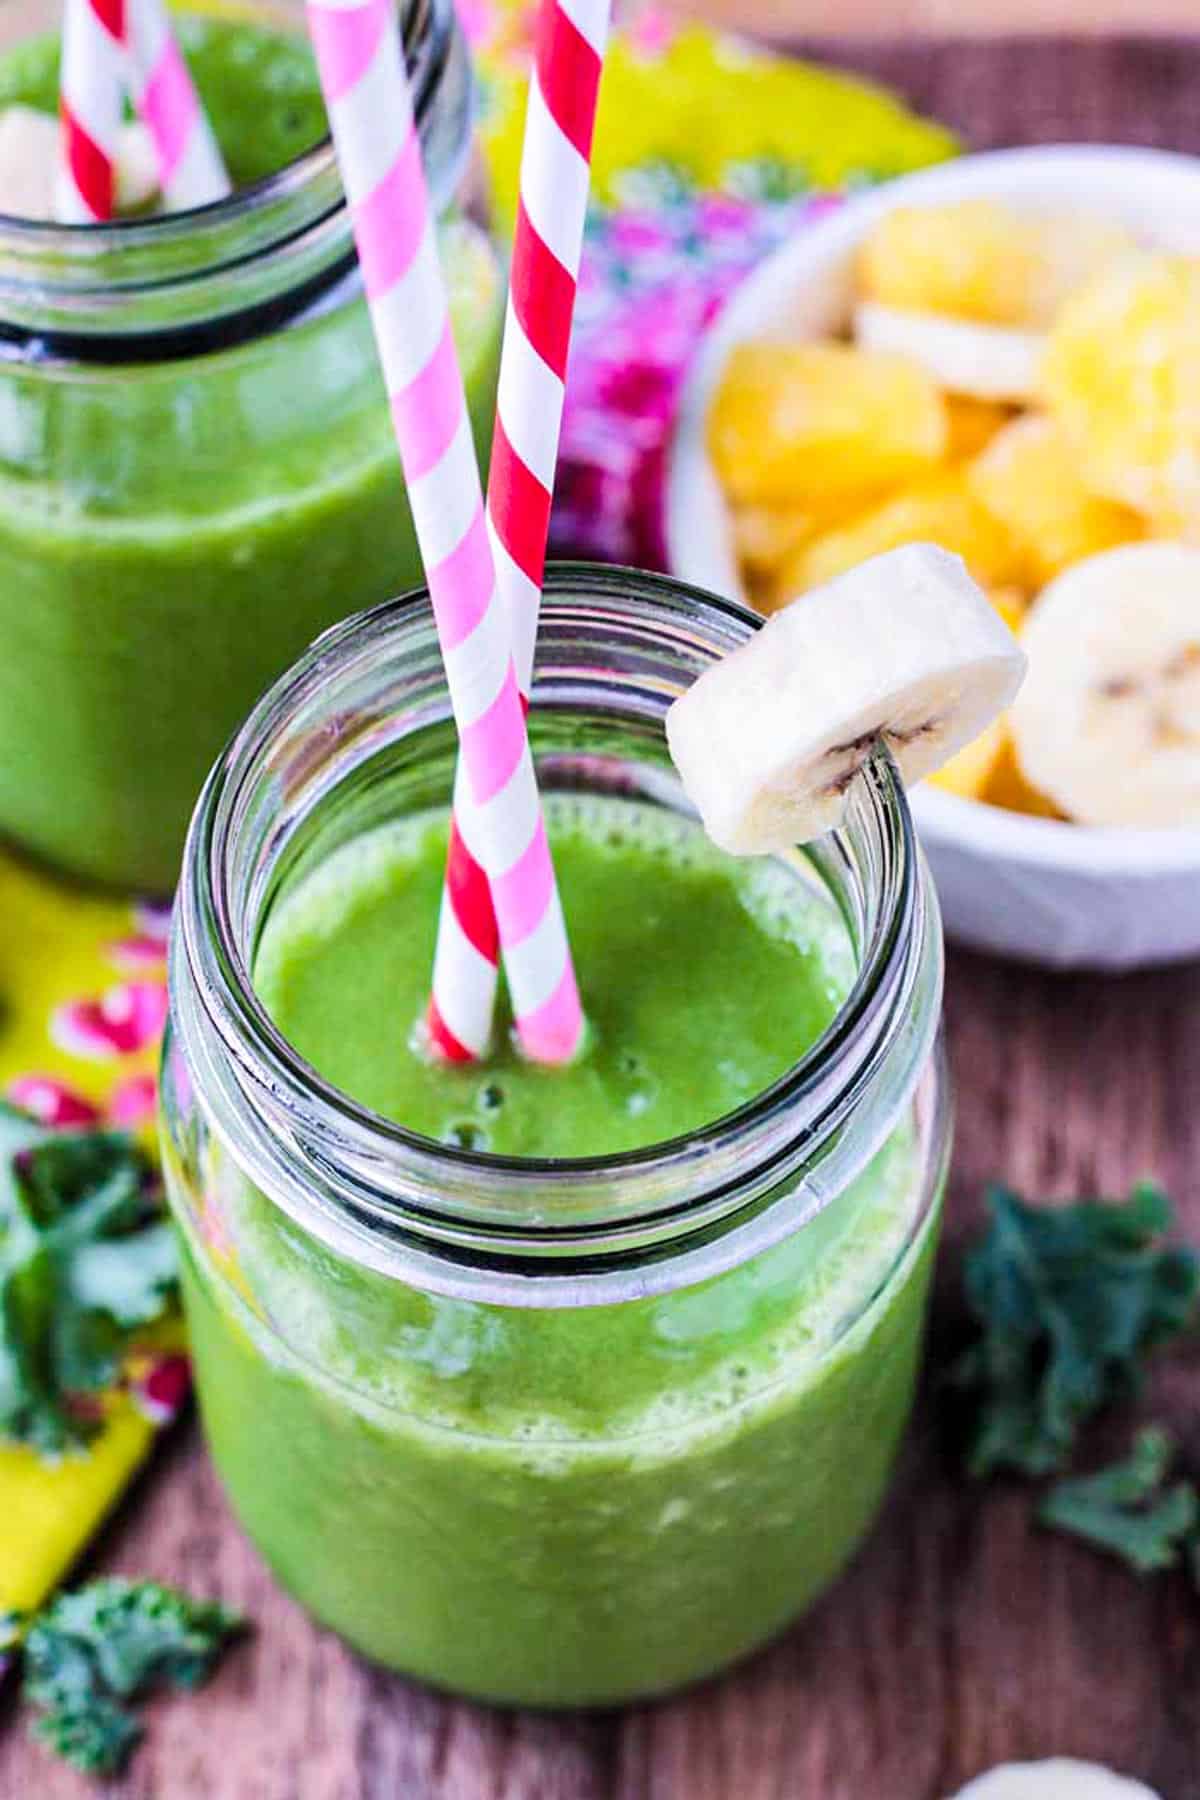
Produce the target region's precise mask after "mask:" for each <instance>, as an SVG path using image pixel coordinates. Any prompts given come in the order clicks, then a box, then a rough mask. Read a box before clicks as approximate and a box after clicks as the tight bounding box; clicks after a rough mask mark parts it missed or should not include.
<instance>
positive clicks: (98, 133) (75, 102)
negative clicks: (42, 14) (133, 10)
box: [54, 0, 125, 225]
mask: <svg viewBox="0 0 1200 1800" xmlns="http://www.w3.org/2000/svg"><path fill="white" fill-rule="evenodd" d="M124 30H125V20H124V4H123V0H66V6H65V11H64V13H63V34H62V63H61V70H60V75H59V112H60V115H61V119H62V158H61V162H60V165H59V171H58V180H57V182H56V184H55V194H54V202H55V211H56V213H57V215H58V217H59V219H61V220H62V221H63V223H64V224H67V225H94V224H97V223H98V222H100V221H102V220H104V219H111V217H112V211H113V193H114V190H115V186H116V179H115V174H114V169H115V163H116V154H117V133H118V132H119V131H120V129H121V112H122V107H123V104H124V95H125V84H124V73H123V68H124V48H123V40H124Z"/></svg>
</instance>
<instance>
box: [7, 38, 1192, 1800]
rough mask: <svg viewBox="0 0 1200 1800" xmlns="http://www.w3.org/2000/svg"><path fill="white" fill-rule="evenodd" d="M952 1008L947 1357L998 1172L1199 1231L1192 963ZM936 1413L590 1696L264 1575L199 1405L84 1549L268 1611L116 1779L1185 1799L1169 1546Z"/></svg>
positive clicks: (974, 58) (678, 1796)
mask: <svg viewBox="0 0 1200 1800" xmlns="http://www.w3.org/2000/svg"><path fill="white" fill-rule="evenodd" d="M865 60H866V65H867V66H869V67H871V68H872V69H874V70H876V71H877V72H879V73H883V74H886V75H887V76H888V77H889V78H891V79H893V80H897V81H899V82H901V83H902V84H904V85H906V86H907V87H908V88H909V90H910V91H911V92H913V93H914V95H915V96H916V97H918V98H919V99H920V100H921V101H922V102H923V103H924V104H926V105H930V106H933V107H935V108H936V109H937V110H940V111H941V112H942V113H943V115H944V116H950V117H952V118H954V119H955V121H956V122H958V123H960V124H961V125H962V126H963V127H964V128H966V129H967V130H968V131H973V133H974V135H975V137H976V139H977V141H980V142H996V141H1015V140H1016V139H1018V138H1021V137H1025V138H1036V137H1053V136H1070V135H1087V136H1103V135H1105V134H1106V133H1107V134H1109V135H1112V136H1114V137H1123V138H1130V139H1137V140H1139V141H1157V142H1167V143H1175V144H1176V145H1178V146H1179V147H1189V148H1192V149H1200V44H1197V45H1195V46H1193V47H1192V48H1191V49H1190V51H1186V52H1185V51H1184V50H1183V49H1182V48H1181V47H1180V46H1172V47H1169V48H1168V47H1164V46H1153V45H1149V44H1141V45H1133V44H1128V43H1126V44H1116V45H1107V46H1095V47H1092V48H1090V49H1086V50H1085V49H1080V48H1078V47H1074V48H1071V47H1067V46H1063V45H1061V44H1059V45H1025V46H1016V45H1002V46H997V47H995V48H994V49H989V50H988V51H987V52H983V51H980V50H978V49H965V50H964V49H962V48H961V47H960V48H952V47H948V46H934V47H932V48H929V47H926V48H922V49H921V50H919V51H918V50H915V49H913V50H909V51H901V50H897V51H874V52H871V53H869V54H866V58H865ZM947 1023H948V1031H949V1042H950V1050H951V1055H952V1061H953V1065H954V1070H955V1074H956V1078H957V1087H958V1106H959V1120H958V1135H957V1150H956V1155H955V1161H954V1169H953V1176H952V1180H951V1186H950V1193H949V1200H948V1218H947V1231H946V1240H945V1248H944V1252H943V1255H942V1258H941V1262H940V1266H939V1276H938V1283H937V1294H936V1299H935V1309H934V1326H933V1342H934V1349H935V1360H936V1348H937V1345H938V1343H939V1342H941V1341H944V1339H945V1338H946V1337H947V1335H948V1334H952V1333H954V1331H955V1330H956V1327H957V1324H958V1322H959V1320H960V1316H961V1314H960V1301H959V1274H960V1255H961V1250H962V1246H963V1244H964V1242H965V1241H966V1240H967V1239H968V1238H969V1237H970V1236H971V1234H972V1233H973V1232H974V1231H975V1230H976V1229H977V1228H978V1226H979V1223H980V1219H981V1190H982V1186H983V1183H984V1182H985V1181H986V1180H988V1179H989V1178H993V1177H998V1176H999V1177H1003V1178H1004V1179H1006V1180H1008V1181H1010V1182H1012V1183H1014V1184H1015V1185H1017V1186H1019V1187H1021V1188H1023V1189H1025V1190H1026V1191H1028V1192H1030V1193H1032V1194H1036V1195H1042V1196H1048V1197H1050V1196H1073V1195H1077V1194H1079V1193H1082V1192H1095V1191H1102V1192H1106V1193H1113V1192H1123V1191H1124V1190H1125V1189H1126V1188H1127V1187H1128V1185H1129V1183H1130V1182H1131V1181H1133V1180H1134V1179H1135V1178H1137V1177H1139V1176H1142V1175H1151V1176H1154V1177H1156V1178H1157V1179H1158V1180H1160V1181H1162V1182H1163V1183H1164V1184H1165V1185H1166V1186H1167V1187H1168V1188H1169V1190H1170V1191H1171V1193H1172V1194H1173V1195H1174V1197H1175V1199H1176V1201H1177V1203H1178V1207H1179V1212H1180V1217H1181V1221H1182V1225H1183V1228H1184V1229H1185V1230H1186V1231H1187V1232H1188V1234H1189V1235H1190V1236H1191V1237H1192V1238H1193V1239H1194V1240H1197V1241H1200V1108H1198V1106H1197V1095H1198V1094H1200V966H1197V967H1190V968H1184V969H1176V970H1172V971H1164V972H1158V973H1148V974H1142V975H1133V976H1128V977H1125V978H1122V979H1108V980H1102V979H1098V978H1094V977H1065V976H1052V975H1047V974H1039V973H1034V972H1023V971H1018V970H1016V969H1013V968H1007V967H1004V966H1001V965H999V964H995V963H989V962H987V961H984V960H983V959H980V958H974V957H970V956H966V955H961V954H955V955H952V956H951V958H950V965H949V978H948V989H947ZM1198 1399H1200V1347H1197V1348H1194V1349H1192V1350H1190V1351H1189V1350H1188V1349H1184V1350H1182V1351H1180V1352H1178V1353H1175V1354H1173V1355H1172V1356H1171V1357H1170V1358H1169V1359H1168V1360H1167V1361H1165V1362H1163V1363H1162V1364H1161V1366H1160V1367H1159V1368H1158V1370H1157V1372H1156V1374H1155V1377H1154V1380H1153V1383H1152V1385H1151V1390H1150V1392H1149V1394H1148V1396H1147V1400H1146V1407H1145V1411H1146V1416H1147V1417H1149V1416H1153V1417H1156V1418H1161V1419H1164V1420H1166V1421H1168V1422H1169V1423H1170V1425H1171V1426H1172V1428H1173V1429H1174V1431H1175V1432H1176V1434H1177V1436H1178V1439H1179V1442H1180V1444H1181V1447H1182V1451H1183V1454H1184V1456H1185V1457H1186V1458H1187V1460H1188V1461H1189V1462H1190V1464H1191V1467H1192V1470H1193V1472H1200V1405H1198V1404H1197V1401H1198ZM936 1412H937V1406H936V1395H935V1394H934V1393H933V1392H932V1391H927V1392H926V1393H925V1394H924V1396H923V1398H922V1401H921V1404H920V1406H919V1409H918V1416H917V1421H916V1424H915V1427H914V1430H913V1432H912V1434H911V1438H910V1441H909V1444H908V1447H907V1449H906V1451H905V1454H904V1456H903V1459H902V1463H901V1467H900V1471H899V1475H898V1478H897V1481H896V1483H895V1487H894V1489H893V1492H892V1495H891V1498H890V1501H889V1503H888V1506H887V1508H886V1512H885V1514H884V1517H883V1518H882V1520H881V1522H880V1524H879V1526H878V1528H877V1529H876V1531H875V1532H874V1534H873V1536H872V1537H871V1539H870V1540H869V1542H868V1543H867V1545H866V1546H865V1548H864V1550H863V1551H862V1553H861V1555H860V1556H859V1558H858V1560H857V1562H856V1563H855V1565H854V1566H853V1568H852V1569H851V1571H850V1572H849V1573H848V1574H847V1575H846V1576H845V1577H844V1579H843V1580H842V1581H841V1582H840V1583H839V1584H838V1585H837V1587H836V1588H835V1589H834V1590H833V1591H832V1592H831V1593H830V1594H829V1595H828V1596H827V1597H826V1598H825V1599H824V1600H823V1601H822V1602H821V1604H820V1605H819V1606H818V1607H817V1608H816V1610H815V1611H814V1612H813V1613H811V1614H810V1616H809V1617H808V1618H807V1619H806V1620H805V1621H804V1622H803V1623H802V1624H800V1625H799V1626H797V1627H796V1628H795V1629H794V1630H793V1631H792V1632H790V1633H789V1634H788V1635H787V1636H786V1637H785V1638H784V1639H783V1640H782V1641H781V1642H780V1643H778V1644H776V1645H775V1646H774V1647H773V1648H771V1649H769V1650H768V1651H766V1652H765V1653H763V1654H761V1655H759V1656H758V1657H756V1658H755V1659H753V1660H752V1661H751V1662H749V1663H748V1664H746V1665H745V1666H743V1667H742V1668H740V1669H739V1670H737V1671H736V1672H734V1673H733V1674H731V1675H729V1676H728V1677H726V1678H725V1679H723V1680H720V1681H716V1682H713V1683H711V1684H709V1685H708V1686H706V1687H704V1688H702V1689H700V1690H698V1691H696V1692H693V1693H691V1694H687V1695H684V1696H682V1697H681V1698H679V1699H677V1700H674V1701H671V1702H668V1703H665V1704H659V1705H655V1706H651V1707H644V1708H634V1709H632V1710H630V1711H628V1712H625V1713H620V1714H610V1715H605V1716H598V1717H586V1716H579V1717H576V1716H569V1717H546V1716H531V1715H523V1714H505V1713H499V1712H494V1711H488V1710H483V1709H480V1708H478V1707H474V1706H470V1705H467V1704H464V1703H459V1702H456V1701H453V1700H449V1699H444V1698H440V1697H438V1696H436V1695H434V1694H432V1693H430V1692H428V1691H426V1690H423V1689H420V1688H417V1687H414V1686H412V1685H410V1684H408V1683H406V1682H405V1681H402V1680H400V1679H398V1678H396V1677H393V1676H390V1675H387V1674H384V1673H382V1672H380V1671H379V1670H376V1669H372V1668H370V1667H368V1666H367V1665H366V1664H364V1663H363V1662H361V1661H360V1660H359V1659H357V1658H356V1657H355V1656H353V1655H352V1654H351V1653H350V1652H349V1651H347V1650H346V1649H344V1648H343V1647H342V1646H341V1644H340V1643H339V1642H338V1641H337V1640H336V1639H335V1638H334V1637H332V1636H331V1635H330V1634H329V1633H327V1632H324V1631H320V1630H318V1629H317V1628H316V1627H315V1626H313V1625H312V1624H310V1623H309V1621H308V1620H307V1619H306V1618H305V1616H304V1615H303V1613H301V1612H300V1611H299V1609H298V1608H297V1607H296V1606H295V1605H293V1603H292V1602H291V1601H290V1600H289V1599H288V1598H287V1597H286V1596H285V1595H284V1594H283V1593H282V1592H281V1590H280V1589H279V1588H277V1587H276V1586H275V1584H274V1582H273V1581H272V1580H271V1579H270V1578H269V1577H268V1575H267V1574H266V1572H265V1570H264V1568H263V1565H262V1563H261V1562H260V1561H259V1558H258V1557H257V1555H256V1554H255V1552H254V1551H253V1549H252V1548H251V1547H250V1545H249V1544H248V1543H247V1541H246V1540H245V1538H244V1537H243V1536H242V1534H241V1532H240V1531H239V1530H238V1528H237V1526H236V1525H235V1524H234V1522H233V1520H232V1518H231V1516H230V1514H229V1511H228V1508H227V1506H226V1504H225V1502H224V1500H223V1498H222V1495H221V1491H220V1489H219V1487H218V1485H217V1482H216V1480H215V1477H214V1475H213V1472H212V1470H211V1468H210V1466H209V1463H208V1460H207V1458H206V1456H205V1454H204V1450H203V1448H202V1446H201V1443H200V1440H199V1436H198V1434H197V1431H196V1429H195V1426H194V1424H189V1425H186V1426H184V1427H182V1428H181V1429H179V1431H178V1432H177V1433H176V1435H175V1438H174V1441H173V1443H172V1444H171V1445H170V1446H169V1447H168V1448H167V1450H166V1451H165V1452H164V1453H163V1454H162V1455H161V1456H160V1458H159V1459H158V1461H157V1462H156V1464H155V1466H154V1467H153V1469H152V1470H151V1471H150V1473H149V1474H148V1475H147V1477H146V1478H145V1480H144V1481H143V1482H142V1484H141V1487H140V1489H139V1491H138V1492H137V1494H136V1495H135V1496H134V1497H133V1499H132V1502H131V1503H130V1504H129V1505H127V1506H126V1508H125V1509H124V1511H123V1513H122V1514H121V1516H120V1518H119V1519H118V1521H117V1522H116V1523H115V1524H114V1525H113V1526H112V1527H111V1528H110V1530H109V1531H108V1533H107V1534H106V1536H105V1537H104V1539H103V1541H102V1543H101V1544H100V1546H99V1547H98V1550H97V1553H96V1555H95V1557H94V1559H93V1564H92V1566H93V1567H94V1568H96V1569H113V1570H128V1571H131V1572H137V1573H138V1574H154V1575H157V1576H160V1577H162V1578H165V1579H168V1580H174V1581H178V1582H181V1583H182V1584H184V1585H186V1586H187V1587H189V1588H192V1589H194V1590H196V1591H197V1592H201V1593H213V1594H218V1595H220V1596H221V1597H222V1598H223V1599H224V1600H226V1601H227V1602H228V1603H230V1604H232V1605H235V1606H238V1607H241V1608H243V1609H244V1610H245V1611H246V1612H247V1613H249V1614H250V1615H251V1616H252V1617H253V1619H254V1620H255V1622H256V1627H257V1629H256V1632H255V1635H254V1637H253V1638H252V1639H251V1640H250V1641H249V1642H248V1643H246V1644H244V1645H242V1646H240V1647H239V1648H238V1649H236V1650H235V1651H234V1652H233V1654H231V1656H230V1657H229V1658H228V1660H227V1661H226V1663H225V1664H224V1665H223V1666H222V1668H221V1670H220V1672H219V1674H218V1676H217V1678H216V1679H215V1680H214V1682H213V1683H212V1684H211V1686H210V1687H209V1688H208V1689H206V1690H205V1691H204V1692H203V1693H201V1694H199V1695H197V1696H195V1697H189V1698H187V1699H184V1700H179V1701H165V1702H162V1703H159V1704H156V1706H155V1707H154V1708H153V1709H152V1712H151V1718H150V1732H149V1737H148V1741H147V1743H146V1745H145V1747H144V1748H143V1750H142V1751H141V1752H140V1753H139V1755H138V1757H137V1758H136V1760H135V1762H134V1765H133V1767H132V1770H131V1772H130V1774H129V1776H128V1778H127V1779H126V1780H125V1781H124V1782H122V1783H119V1784H114V1785H113V1786H111V1787H110V1788H109V1789H107V1790H106V1792H108V1794H109V1795H110V1796H112V1797H113V1800H115V1797H117V1796H119V1797H120V1800H940V1797H941V1796H943V1795H946V1794H949V1793H952V1792H953V1791H954V1789H955V1787H956V1786H957V1785H958V1784H960V1783H961V1782H962V1781H964V1780H966V1779H967V1778H968V1777H969V1776H971V1775H973V1774H974V1773H976V1772H977V1771H978V1770H980V1769H982V1768H985V1767H987V1766H989V1765H990V1764H992V1763H994V1762H997V1761H999V1760H1001V1759H1005V1758H1012V1757H1037V1756H1046V1755H1050V1754H1055V1753H1067V1754H1073V1755H1077V1756H1083V1757H1093V1758H1097V1759H1100V1760H1104V1761H1107V1762H1109V1763H1112V1764H1114V1765H1117V1766H1120V1767H1122V1768H1124V1769H1126V1770H1127V1771H1129V1772H1130V1773H1135V1774H1137V1775H1139V1776H1141V1777H1142V1778H1143V1779H1144V1780H1146V1781H1148V1782H1150V1783H1151V1784H1153V1785H1154V1786H1155V1787H1157V1788H1158V1789H1159V1790H1160V1792H1161V1793H1162V1794H1163V1795H1164V1796H1165V1800H1200V1595H1198V1594H1197V1593H1196V1592H1195V1591H1194V1590H1193V1589H1192V1588H1191V1587H1190V1586H1189V1584H1188V1583H1187V1582H1186V1580H1185V1579H1184V1578H1183V1577H1182V1576H1179V1577H1163V1578H1160V1579H1158V1580H1157V1581H1154V1582H1150V1583H1145V1584H1139V1583H1138V1582H1137V1581H1136V1579H1135V1578H1134V1577H1133V1576H1131V1575H1130V1574H1128V1573H1126V1572H1125V1570H1124V1569H1122V1568H1120V1567H1117V1566H1114V1565H1112V1564H1110V1563H1108V1562H1106V1561H1105V1560H1103V1559H1102V1558H1101V1557H1099V1556H1097V1555H1094V1554H1092V1553H1090V1552H1089V1551H1087V1550H1086V1549H1084V1548H1082V1547H1079V1546H1077V1545H1075V1544H1072V1543H1069V1542H1067V1541H1065V1540H1062V1539H1059V1538H1056V1537H1053V1536H1051V1535H1048V1534H1045V1533H1043V1532H1039V1531H1037V1530H1036V1529H1035V1528H1034V1527H1033V1525H1032V1523H1031V1516H1030V1498H1029V1492H1028V1490H1027V1489H1025V1488H1023V1487H1022V1486H1020V1485H1019V1484H1015V1483H1014V1484H1006V1483H997V1484H992V1485H991V1486H989V1487H987V1488H985V1489H978V1488H975V1487H972V1486H970V1485H968V1484H967V1483H966V1481H965V1480H964V1479H963V1478H962V1476H961V1474H960V1472H959V1471H958V1470H957V1468H956V1466H955V1464H954V1462H953V1460H952V1459H951V1458H950V1457H949V1455H948V1454H947V1451H946V1448H945V1446H944V1444H943V1442H942V1441H941V1439H940V1437H939V1434H938V1431H937V1421H936ZM1125 1435H1126V1433H1125V1431H1124V1430H1122V1432H1121V1435H1120V1436H1119V1437H1118V1438H1116V1439H1114V1440H1113V1447H1115V1445H1116V1443H1118V1442H1121V1441H1123V1440H1124V1437H1125ZM1094 1442H1095V1440H1093V1443H1094ZM1099 1447H1100V1446H1097V1448H1099ZM0 1526H2V1521H0ZM331 1553H336V1552H335V1549H334V1547H332V1546H331ZM468 1628H469V1626H468V1625H467V1624H466V1622H464V1629H468ZM7 1704H8V1707H9V1711H8V1712H0V1800H82V1796H84V1795H85V1794H88V1793H91V1794H94V1793H95V1792H96V1788H95V1787H94V1786H89V1785H88V1784H86V1783H84V1782H83V1781H82V1780H80V1779H78V1778H77V1777H76V1776H74V1775H73V1774H72V1773H71V1772H70V1771H69V1770H66V1769H64V1768H62V1767H61V1766H60V1765H57V1764H55V1763H53V1762H51V1761H50V1760H49V1759H48V1758H46V1757H45V1756H44V1755H43V1754H42V1753H41V1752H40V1751H38V1750H37V1749H35V1748H33V1747H31V1746H30V1745H29V1743H28V1742H27V1740H26V1737H25V1733H24V1731H23V1730H22V1729H21V1728H20V1723H19V1719H18V1718H17V1717H15V1716H14V1714H13V1712H12V1702H11V1697H10V1698H9V1701H8V1703H7Z"/></svg>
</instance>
